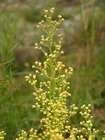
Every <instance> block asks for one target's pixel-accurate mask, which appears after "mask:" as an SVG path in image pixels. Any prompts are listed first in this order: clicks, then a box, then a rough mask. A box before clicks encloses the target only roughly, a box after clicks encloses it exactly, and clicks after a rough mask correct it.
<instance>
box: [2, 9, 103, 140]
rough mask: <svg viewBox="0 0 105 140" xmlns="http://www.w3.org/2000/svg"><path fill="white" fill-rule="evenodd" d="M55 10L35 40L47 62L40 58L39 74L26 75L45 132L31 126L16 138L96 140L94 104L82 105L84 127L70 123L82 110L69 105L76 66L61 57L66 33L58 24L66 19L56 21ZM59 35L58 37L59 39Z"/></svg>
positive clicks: (40, 25)
mask: <svg viewBox="0 0 105 140" xmlns="http://www.w3.org/2000/svg"><path fill="white" fill-rule="evenodd" d="M54 11H55V9H54V8H51V9H50V10H49V11H48V10H44V13H45V15H44V17H45V19H46V21H47V23H46V22H44V21H43V20H42V21H41V22H39V24H38V25H37V28H40V29H42V30H43V31H44V33H45V34H44V35H42V36H41V41H40V43H39V44H38V43H35V49H38V50H40V51H42V52H43V54H44V56H45V61H44V62H39V61H36V62H35V64H34V65H33V66H32V68H33V69H35V74H29V75H28V76H25V78H26V81H28V82H29V84H31V85H32V86H33V87H34V89H35V91H34V92H33V95H34V96H35V100H36V102H35V104H34V105H33V106H32V107H33V108H37V109H39V110H40V112H42V113H43V115H44V117H43V118H42V119H41V120H40V123H41V124H42V131H41V133H39V132H38V130H34V129H33V128H31V129H30V133H29V135H28V134H27V132H25V131H24V130H22V132H21V134H19V137H18V138H16V140H87V139H88V140H95V135H96V133H97V130H95V129H94V128H93V124H92V116H91V110H90V107H91V105H90V104H89V105H88V106H86V105H83V106H82V107H81V111H80V114H81V116H82V117H83V121H82V122H80V126H81V127H80V128H81V129H78V128H76V127H74V126H72V125H71V124H70V118H71V117H73V116H74V115H75V114H76V112H77V109H78V108H77V107H76V106H75V104H72V105H70V108H68V107H67V105H66V100H67V98H68V97H70V96H71V94H70V93H69V92H68V89H69V88H70V86H69V84H70V83H69V82H68V78H69V77H70V76H71V75H72V73H73V69H72V68H71V67H69V68H68V69H67V68H66V66H65V65H64V64H63V63H62V62H61V61H59V60H58V57H59V56H60V55H61V54H63V51H62V50H61V45H62V40H63V36H62V34H58V26H59V25H60V24H61V22H62V21H63V20H64V19H63V18H62V16H61V15H58V21H56V20H53V15H54ZM55 36H57V37H58V41H57V42H55ZM38 75H40V76H41V79H42V81H40V82H39V81H37V76H38ZM2 133H3V132H2ZM2 133H0V136H1V134H2ZM3 135H4V133H3ZM0 138H1V137H0ZM1 140H2V139H1ZM103 140H104V138H103Z"/></svg>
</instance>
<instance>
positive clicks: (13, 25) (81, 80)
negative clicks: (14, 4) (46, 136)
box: [0, 1, 105, 139]
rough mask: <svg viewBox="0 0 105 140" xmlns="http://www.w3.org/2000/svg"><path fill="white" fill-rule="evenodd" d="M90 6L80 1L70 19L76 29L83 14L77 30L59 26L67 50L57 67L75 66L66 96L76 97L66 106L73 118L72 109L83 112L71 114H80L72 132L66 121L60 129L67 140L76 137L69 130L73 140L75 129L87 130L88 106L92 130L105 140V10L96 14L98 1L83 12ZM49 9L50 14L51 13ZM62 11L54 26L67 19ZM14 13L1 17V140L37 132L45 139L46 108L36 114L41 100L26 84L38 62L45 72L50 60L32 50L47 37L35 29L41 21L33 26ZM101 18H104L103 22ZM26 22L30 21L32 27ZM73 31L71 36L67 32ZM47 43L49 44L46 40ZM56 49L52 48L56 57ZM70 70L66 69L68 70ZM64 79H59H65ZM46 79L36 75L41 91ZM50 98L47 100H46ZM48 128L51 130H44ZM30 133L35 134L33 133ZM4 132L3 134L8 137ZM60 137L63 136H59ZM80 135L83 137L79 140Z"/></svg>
mask: <svg viewBox="0 0 105 140" xmlns="http://www.w3.org/2000/svg"><path fill="white" fill-rule="evenodd" d="M87 3H88V1H87V2H84V1H81V3H80V4H78V6H77V8H76V9H75V11H74V12H73V13H71V14H70V16H67V21H68V20H71V21H72V22H73V23H76V22H77V21H76V19H75V16H76V15H77V14H80V18H81V20H80V21H78V26H77V25H76V26H75V27H74V25H73V26H72V25H71V24H68V26H67V27H66V26H64V24H62V25H60V27H59V28H60V31H61V32H64V36H63V38H64V39H63V40H62V36H59V39H61V40H60V41H61V42H62V41H63V42H62V43H63V44H62V45H61V44H59V41H58V40H57V36H58V34H57V35H55V37H54V40H55V42H56V45H57V44H58V45H60V46H62V50H63V51H64V54H62V55H60V54H59V58H58V59H57V60H58V62H63V63H65V65H66V66H67V67H69V66H72V67H73V69H74V72H73V75H72V76H70V78H69V76H68V77H66V78H67V79H68V80H67V81H68V82H70V87H71V88H70V89H67V92H68V93H71V97H67V100H66V97H65V100H66V103H67V104H66V105H67V109H68V112H69V111H70V110H69V109H70V108H69V106H70V105H71V110H72V109H73V108H74V109H77V107H78V110H76V112H77V114H75V113H76V112H75V111H74V110H72V111H73V112H75V113H74V114H75V115H74V114H73V115H74V116H71V117H70V119H69V122H68V124H69V126H71V128H69V127H66V125H67V124H65V123H63V120H61V121H62V123H63V125H62V127H61V128H60V132H61V134H62V137H63V138H66V139H67V138H69V135H71V132H72V131H70V132H69V133H70V134H69V133H68V132H67V131H68V130H69V129H70V130H73V133H72V134H74V133H75V132H74V129H72V128H74V126H75V127H76V128H78V129H77V131H78V130H82V129H81V128H82V126H83V127H84V125H85V124H84V123H83V124H82V123H80V122H82V121H83V118H84V119H85V116H84V115H83V112H84V108H85V111H86V107H87V106H88V104H91V111H92V112H90V105H89V106H88V107H87V108H88V109H87V111H86V112H87V113H89V114H90V116H91V115H92V116H93V118H92V120H90V123H89V125H90V126H91V123H92V125H94V127H95V128H96V129H98V130H99V132H98V134H97V135H96V139H102V137H104V134H103V131H104V130H105V125H104V123H105V119H104V118H105V117H104V114H105V113H104V112H105V107H104V101H105V84H104V83H105V72H104V69H105V66H104V61H105V46H104V45H105V42H104V28H105V27H104V21H105V16H104V9H103V8H102V9H101V6H100V7H99V6H98V8H97V7H96V4H97V3H95V1H94V2H93V3H92V4H91V7H89V8H90V9H89V8H85V7H84V5H85V4H87ZM53 5H54V6H55V4H54V3H53V4H52V5H51V4H50V5H49V7H52V6H53ZM33 7H34V6H33ZM49 7H48V9H50V8H49ZM62 8H63V7H61V6H59V9H58V10H57V11H56V12H55V15H53V16H54V18H53V19H52V20H54V21H55V20H57V18H58V17H57V15H59V13H61V14H62V13H63V12H62V11H63V10H62ZM12 10H13V11H14V13H13V12H12V11H11V9H9V10H8V12H7V10H6V9H5V8H4V9H3V11H1V12H2V14H1V18H0V25H1V27H2V29H1V32H0V44H1V45H0V46H1V47H0V50H1V51H0V58H1V59H0V87H1V88H0V118H1V120H2V121H1V122H0V131H1V133H0V139H3V135H5V133H6V135H5V139H16V137H17V135H18V134H19V133H20V131H21V130H24V131H22V133H23V134H24V135H28V133H31V134H32V131H33V132H34V130H37V131H35V133H36V132H37V136H38V135H39V134H40V137H41V134H43V133H44V132H47V130H48V126H47V125H45V123H44V124H40V121H41V120H42V118H44V117H45V120H46V116H47V114H43V113H45V112H43V111H45V110H43V109H42V107H41V108H39V110H41V109H42V110H41V112H39V110H37V109H32V108H31V106H32V104H34V103H37V99H38V98H39V97H37V98H36V100H35V99H33V96H32V94H31V93H32V92H33V90H35V87H31V86H30V85H28V84H27V83H26V82H25V79H24V77H25V75H27V74H28V73H31V74H32V75H34V70H31V65H32V64H33V62H34V60H35V61H36V63H35V66H33V67H35V68H36V67H37V69H38V66H39V65H38V66H36V65H37V64H39V61H40V63H41V64H42V66H43V64H44V62H45V60H46V58H47V56H46V55H44V54H43V51H42V52H41V53H40V50H36V51H33V47H31V46H34V45H33V44H34V42H38V41H40V36H41V35H42V32H41V31H37V30H36V28H35V26H36V23H35V22H36V21H39V20H37V19H36V20H34V21H32V22H34V23H30V20H28V18H27V19H26V17H25V18H24V19H23V16H25V15H24V14H25V13H23V10H22V13H21V12H20V13H19V11H15V9H12ZM30 10H31V9H30ZM30 10H28V15H27V16H29V17H30V14H31V15H32V16H34V14H35V13H34V12H33V13H32V12H30ZM36 11H37V10H36ZM24 12H26V11H24ZM11 13H12V14H11ZM39 13H40V14H39V16H40V17H39V19H40V20H43V17H42V12H41V11H40V12H39ZM66 13H67V12H65V13H63V14H62V15H63V17H66ZM15 15H16V16H15ZM18 15H19V17H18ZM20 15H21V16H20ZM37 15H38V14H37ZM86 15H88V16H86ZM8 17H9V18H8ZM17 17H18V20H17ZM85 17H87V18H88V19H85ZM100 17H102V20H101V21H100ZM32 19H33V18H32ZM61 19H62V18H61ZM26 20H28V22H27V21H26ZM64 22H65V21H64ZM58 23H59V21H58ZM24 25H26V26H24ZM30 25H31V26H30ZM45 25H46V22H45ZM55 28H56V27H55ZM55 28H54V29H55ZM69 28H70V30H68V29H69ZM71 28H72V29H73V32H71ZM34 31H35V32H34ZM43 35H44V36H42V38H41V39H42V43H43V41H44V40H43V39H45V38H47V36H46V35H45V33H44V34H43ZM23 36H24V38H23ZM43 37H44V38H43ZM50 39H51V37H50ZM50 41H51V40H48V43H51V42H50ZM30 42H31V43H30ZM44 43H47V40H46V42H44ZM40 45H41V44H40ZM53 45H54V44H53ZM56 45H55V46H56ZM23 46H25V47H23ZM27 46H28V47H27ZM29 46H30V48H29ZM46 46H47V45H46ZM36 48H37V44H36ZM55 48H57V47H55ZM55 48H52V53H53V51H54V49H55ZM47 49H48V48H45V51H46V53H48V56H49V53H51V52H50V50H47ZM34 52H35V53H34ZM59 52H60V51H59ZM55 55H56V54H55ZM50 59H51V58H50ZM50 59H49V60H50ZM54 60H55V59H54ZM57 60H56V63H57ZM63 63H62V64H63ZM51 64H52V65H53V64H55V62H54V63H53V61H52V63H51ZM54 66H55V65H54ZM66 66H65V69H67V67H66ZM52 68H53V66H52ZM42 72H43V71H42ZM56 72H57V71H56ZM56 72H55V73H56ZM63 72H65V71H64V68H62V71H61V70H60V74H63ZM50 74H51V71H50V69H49V70H48V75H50ZM57 74H58V72H57V73H56V74H55V76H57ZM60 74H59V75H58V76H60ZM43 76H44V75H42V76H40V74H39V75H38V74H36V80H37V84H36V87H37V88H39V87H40V83H41V82H42V83H43V82H44V81H47V77H43ZM50 76H51V75H50ZM33 78H35V77H33ZM62 78H63V77H61V81H62ZM56 82H57V81H55V83H56ZM42 86H44V91H47V86H46V85H42ZM67 87H68V85H67ZM62 88H63V86H62ZM65 88H66V87H65ZM65 90H66V89H65ZM56 93H58V94H57V95H56V94H55V99H56V100H55V102H54V103H56V101H57V100H59V96H58V95H59V94H60V91H59V89H58V90H57V92H56ZM40 94H41V93H40ZM34 96H35V97H36V94H34ZM46 97H48V96H47V95H46ZM51 98H52V97H51ZM63 99H64V98H63ZM49 102H50V101H49ZM72 104H75V106H74V105H73V106H72ZM83 104H85V105H86V106H83V108H82V113H81V115H83V117H82V116H81V115H80V114H79V112H81V106H82V105H83ZM58 108H59V106H58ZM88 110H89V112H88ZM72 111H71V114H72ZM52 114H53V113H52ZM61 114H62V113H61ZM58 115H59V114H58ZM64 118H65V116H64ZM90 118H91V117H90ZM65 119H67V118H65ZM45 120H44V121H45ZM92 121H93V122H92ZM59 123H60V121H59ZM80 124H82V126H80ZM44 125H45V126H44ZM46 127H47V129H45V128H46ZM52 127H53V126H52ZM65 127H66V128H65ZM88 127H89V126H88ZM30 128H33V129H31V130H30ZM2 130H4V131H5V133H4V132H3V131H2ZM29 130H30V132H29ZM58 130H59V129H58ZM63 130H65V131H66V132H64V131H63ZM85 130H86V129H85ZM93 130H94V129H93V127H91V134H90V132H89V135H95V134H94V131H93ZM26 132H27V133H26ZM85 132H86V131H84V130H83V131H82V132H81V133H79V131H78V134H77V135H75V138H76V137H77V138H78V139H79V138H81V139H82V138H83V137H84V135H85ZM54 133H55V131H54ZM56 133H57V136H58V131H57V132H56ZM33 135H34V134H32V136H33ZM80 135H82V136H81V137H80ZM89 135H86V137H84V138H89ZM34 136H35V135H34ZM71 136H72V135H71ZM19 137H21V136H19ZM24 137H26V136H24ZM38 137H39V136H38ZM18 139H19V138H18ZM20 139H21V138H20ZM24 139H25V138H24Z"/></svg>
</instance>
